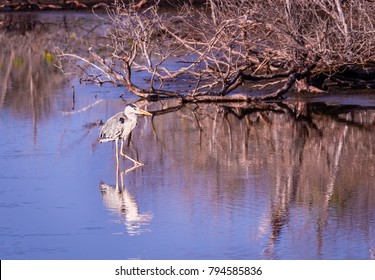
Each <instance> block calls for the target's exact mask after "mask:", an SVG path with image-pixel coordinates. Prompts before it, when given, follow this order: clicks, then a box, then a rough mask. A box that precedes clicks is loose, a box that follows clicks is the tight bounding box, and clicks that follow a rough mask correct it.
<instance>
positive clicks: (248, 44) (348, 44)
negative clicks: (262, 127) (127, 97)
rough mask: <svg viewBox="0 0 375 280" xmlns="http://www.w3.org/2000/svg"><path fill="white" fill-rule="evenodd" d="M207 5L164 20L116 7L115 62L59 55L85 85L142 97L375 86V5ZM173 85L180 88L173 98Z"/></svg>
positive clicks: (152, 11)
mask: <svg viewBox="0 0 375 280" xmlns="http://www.w3.org/2000/svg"><path fill="white" fill-rule="evenodd" d="M207 2H208V5H207V6H203V7H196V6H194V5H191V4H185V5H184V6H182V7H181V8H179V9H177V10H176V11H174V12H173V13H166V12H160V10H159V7H158V5H157V4H156V5H152V6H151V7H148V8H146V9H144V10H138V9H134V3H133V4H124V3H123V2H119V1H115V5H114V6H113V7H112V8H111V9H108V14H109V15H110V20H111V22H112V29H111V32H110V33H109V36H110V38H111V44H110V46H109V48H110V52H109V53H110V54H109V55H105V56H104V55H99V53H98V52H97V51H96V49H95V46H93V47H92V48H90V49H89V51H88V56H87V57H83V56H79V55H77V54H71V53H66V52H63V51H61V52H60V53H59V55H60V57H61V58H68V59H73V60H78V61H80V63H83V64H84V67H83V66H82V65H81V69H82V70H83V72H84V76H85V77H84V81H86V82H93V83H97V84H99V85H102V84H104V83H108V82H109V83H112V84H114V85H121V86H124V87H126V88H127V90H128V91H129V92H130V93H132V94H134V95H137V96H139V97H141V98H146V99H153V98H162V97H167V98H171V97H173V98H179V99H181V100H182V101H186V102H189V101H202V102H219V101H236V100H238V101H255V100H270V99H278V98H282V97H283V96H284V95H285V94H286V93H287V92H288V91H289V90H290V89H291V88H292V87H293V86H295V88H296V90H298V91H305V92H315V93H320V92H325V91H330V90H331V89H332V88H333V87H337V86H338V87H340V86H344V85H345V86H346V87H351V88H359V87H362V88H372V87H374V86H375V77H374V73H375V70H374V69H375V36H374V35H375V2H373V1H369V0H367V1H366V0H351V1H339V0H335V1H327V0H312V1H305V0H298V1H290V0H276V1H270V0H266V1H252V0H238V1H230V0H224V1H217V0H210V1H207ZM171 61H174V62H175V63H174V64H173V66H171V65H172V64H171V63H170V62H171ZM177 65H178V66H177ZM136 72H137V73H139V72H143V73H147V86H144V83H142V85H141V84H136V83H135V82H134V79H133V75H134V73H136ZM353 73H355V75H354V74H353ZM171 83H180V84H181V83H183V85H184V87H183V88H182V89H180V90H179V91H177V92H176V91H175V90H171V89H170V88H171V87H170V84H171ZM260 86H261V88H262V91H260V92H261V93H262V94H259V90H258V91H257V88H259V87H260ZM180 88H181V87H180ZM254 93H255V94H254Z"/></svg>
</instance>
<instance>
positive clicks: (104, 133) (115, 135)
mask: <svg viewBox="0 0 375 280" xmlns="http://www.w3.org/2000/svg"><path fill="white" fill-rule="evenodd" d="M136 125H137V116H136V115H135V114H132V115H131V116H130V117H127V116H126V115H125V113H124V112H120V113H117V114H116V115H114V116H112V117H111V118H109V119H108V120H107V121H106V122H105V124H104V125H103V127H102V130H101V131H100V135H99V142H100V143H104V142H109V141H115V140H116V139H122V140H125V139H126V137H128V135H129V134H130V132H132V130H133V129H134V128H135V126H136Z"/></svg>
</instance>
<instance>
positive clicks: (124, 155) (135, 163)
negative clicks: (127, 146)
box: [120, 140, 144, 166]
mask: <svg viewBox="0 0 375 280" xmlns="http://www.w3.org/2000/svg"><path fill="white" fill-rule="evenodd" d="M120 154H121V155H122V156H123V157H126V158H127V159H129V160H131V161H132V162H133V163H134V166H142V165H144V164H143V163H141V162H139V161H136V160H135V159H132V158H131V157H129V156H128V155H126V154H125V153H124V140H122V141H121V148H120Z"/></svg>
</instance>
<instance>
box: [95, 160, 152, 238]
mask: <svg viewBox="0 0 375 280" xmlns="http://www.w3.org/2000/svg"><path fill="white" fill-rule="evenodd" d="M135 168H137V166H133V167H131V168H129V169H127V170H126V171H125V172H124V171H123V172H121V175H120V176H121V186H119V185H118V172H116V187H115V186H110V185H108V184H105V183H101V184H100V192H101V194H102V197H103V201H104V204H105V206H106V207H107V208H108V209H109V210H110V211H111V212H113V213H115V214H117V215H119V216H120V217H121V218H123V219H124V223H125V226H126V229H127V233H128V234H129V235H139V234H141V233H142V229H141V227H142V226H144V225H147V224H149V223H150V221H151V220H152V213H150V212H146V213H139V208H138V203H137V201H136V200H135V198H134V196H132V195H131V193H130V192H129V191H128V190H127V189H126V188H125V186H124V173H127V172H129V171H131V170H133V169H135ZM117 171H118V170H117Z"/></svg>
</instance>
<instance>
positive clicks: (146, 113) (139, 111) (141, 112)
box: [137, 109, 152, 116]
mask: <svg viewBox="0 0 375 280" xmlns="http://www.w3.org/2000/svg"><path fill="white" fill-rule="evenodd" d="M137 113H138V114H141V115H145V116H152V114H151V113H150V112H147V111H146V110H142V109H138V110H137Z"/></svg>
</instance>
